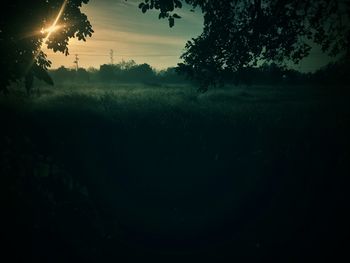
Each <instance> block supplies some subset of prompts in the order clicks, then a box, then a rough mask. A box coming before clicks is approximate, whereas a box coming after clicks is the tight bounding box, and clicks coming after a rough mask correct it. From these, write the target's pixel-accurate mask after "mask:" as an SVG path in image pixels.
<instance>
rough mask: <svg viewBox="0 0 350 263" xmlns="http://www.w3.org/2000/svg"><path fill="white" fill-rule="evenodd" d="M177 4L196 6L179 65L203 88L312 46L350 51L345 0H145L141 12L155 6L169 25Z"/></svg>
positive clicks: (295, 57)
mask: <svg viewBox="0 0 350 263" xmlns="http://www.w3.org/2000/svg"><path fill="white" fill-rule="evenodd" d="M182 3H187V4H189V5H191V6H192V7H197V6H198V7H200V9H201V10H202V12H203V13H204V30H203V33H202V34H201V35H200V36H199V37H197V38H194V39H192V40H190V41H189V42H188V43H187V44H186V51H185V53H184V54H183V55H182V58H183V60H184V63H183V64H180V70H181V71H183V72H185V73H187V74H188V75H189V76H190V77H193V78H195V79H197V80H199V81H200V84H201V85H202V86H203V87H204V88H205V87H207V86H210V85H215V84H217V83H220V81H221V78H222V76H223V75H224V73H225V71H227V70H228V71H236V70H238V69H240V68H243V67H247V66H251V65H255V64H256V63H257V62H258V61H261V60H263V61H270V62H271V61H274V62H276V63H279V64H284V63H286V62H287V61H292V62H294V63H298V62H299V61H300V60H301V59H303V58H304V57H306V56H308V55H309V53H310V50H311V49H312V46H314V45H320V46H321V47H322V50H323V52H326V53H328V54H329V55H331V56H337V55H340V54H341V55H345V56H347V57H349V55H350V48H349V47H350V43H349V42H350V26H349V25H350V22H349V20H350V1H342V0H319V1H313V0H307V1H298V0H285V1H281V0H273V1H270V0H248V1H245V0H226V1H207V0H144V2H143V3H141V4H140V6H139V7H140V8H141V9H142V12H146V11H147V10H148V9H156V10H159V12H160V14H159V18H168V19H169V24H170V26H172V25H173V24H174V22H173V21H174V16H175V13H174V10H175V8H181V7H182Z"/></svg>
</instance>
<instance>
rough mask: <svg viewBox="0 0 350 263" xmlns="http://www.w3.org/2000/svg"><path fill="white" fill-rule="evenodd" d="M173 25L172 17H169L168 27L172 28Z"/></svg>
mask: <svg viewBox="0 0 350 263" xmlns="http://www.w3.org/2000/svg"><path fill="white" fill-rule="evenodd" d="M174 24H175V19H174V18H173V17H169V26H170V27H173V26H174Z"/></svg>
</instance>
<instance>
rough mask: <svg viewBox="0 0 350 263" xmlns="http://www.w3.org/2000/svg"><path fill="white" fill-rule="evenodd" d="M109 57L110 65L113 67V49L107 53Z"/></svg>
mask: <svg viewBox="0 0 350 263" xmlns="http://www.w3.org/2000/svg"><path fill="white" fill-rule="evenodd" d="M109 57H110V59H111V65H113V64H114V51H113V49H111V50H110V51H109Z"/></svg>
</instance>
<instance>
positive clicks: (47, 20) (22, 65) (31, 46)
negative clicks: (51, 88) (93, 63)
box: [0, 0, 93, 92]
mask: <svg viewBox="0 0 350 263" xmlns="http://www.w3.org/2000/svg"><path fill="white" fill-rule="evenodd" d="M87 3H88V0H67V1H62V0H50V1H45V0H37V1H34V2H33V1H24V0H5V1H3V2H2V3H1V5H2V6H1V7H2V10H3V11H2V14H1V16H0V50H1V61H0V68H1V77H0V91H5V92H6V91H7V86H8V85H9V84H10V83H11V82H17V81H20V80H21V79H23V78H26V82H25V83H26V87H27V88H28V89H30V88H31V85H32V82H33V78H34V76H35V77H37V78H39V79H41V80H43V81H45V82H47V83H49V84H52V80H51V79H50V76H49V75H48V74H47V69H48V68H49V67H50V65H51V62H50V61H49V60H48V59H47V57H46V54H45V53H44V52H42V51H41V48H42V46H43V45H47V47H48V48H49V49H52V50H53V51H55V52H62V53H64V54H66V55H67V54H68V53H69V52H68V41H69V39H70V38H74V37H76V38H78V39H79V40H83V41H85V39H86V37H88V36H91V34H92V32H93V30H92V26H91V24H90V22H89V21H88V19H87V16H86V15H85V14H83V13H82V12H81V10H80V8H81V6H82V4H87ZM60 10H62V14H61V16H60V17H58V14H59V13H60ZM56 18H58V21H57V30H56V31H55V32H54V33H53V34H49V31H47V32H45V29H47V28H50V27H51V26H52V25H53V24H54V21H55V19H56Z"/></svg>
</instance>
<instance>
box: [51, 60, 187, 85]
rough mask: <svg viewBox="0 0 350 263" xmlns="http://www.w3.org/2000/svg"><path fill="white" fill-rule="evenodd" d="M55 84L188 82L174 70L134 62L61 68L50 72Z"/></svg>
mask: <svg viewBox="0 0 350 263" xmlns="http://www.w3.org/2000/svg"><path fill="white" fill-rule="evenodd" d="M50 75H51V76H52V78H53V80H54V82H55V83H64V82H110V83H142V84H150V85H154V84H161V83H167V84H179V83H187V82H188V80H186V78H185V77H184V76H183V75H181V74H178V73H177V72H176V68H168V69H166V70H162V71H156V70H154V69H153V68H152V67H151V66H150V65H148V64H136V63H135V61H133V60H130V61H122V62H120V63H118V64H104V65H101V66H100V68H99V69H96V68H88V69H84V68H79V69H77V70H76V69H68V68H66V67H64V66H61V67H60V68H58V69H54V70H51V71H50Z"/></svg>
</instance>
